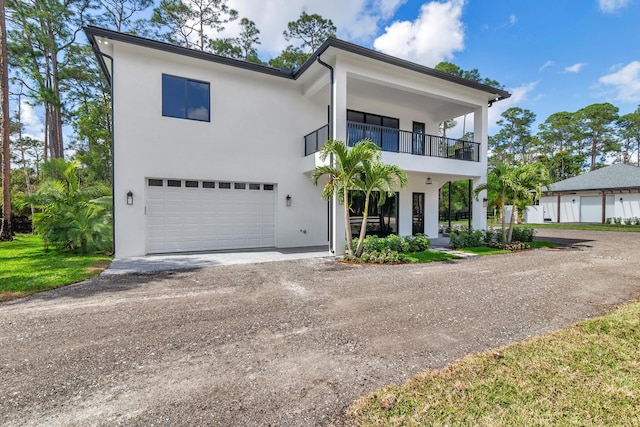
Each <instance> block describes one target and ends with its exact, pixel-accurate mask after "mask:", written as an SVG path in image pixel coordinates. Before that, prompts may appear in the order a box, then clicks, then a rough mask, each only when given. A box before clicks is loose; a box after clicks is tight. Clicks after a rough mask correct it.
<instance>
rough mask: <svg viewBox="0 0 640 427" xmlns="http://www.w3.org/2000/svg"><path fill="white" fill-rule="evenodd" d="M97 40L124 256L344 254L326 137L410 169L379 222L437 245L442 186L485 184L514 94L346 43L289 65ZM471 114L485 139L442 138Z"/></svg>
mask: <svg viewBox="0 0 640 427" xmlns="http://www.w3.org/2000/svg"><path fill="white" fill-rule="evenodd" d="M85 32H86V34H87V37H88V39H89V41H90V43H91V45H92V47H93V50H94V52H95V55H96V58H97V60H98V61H99V63H100V66H101V68H102V70H103V72H104V74H105V75H106V77H107V79H108V81H109V84H110V85H111V89H112V100H113V194H114V237H115V242H114V243H115V254H116V257H127V256H139V255H146V254H153V253H170V252H188V251H209V250H228V249H240V248H262V247H276V248H287V247H306V246H319V245H327V247H328V249H329V251H331V252H332V253H335V254H340V253H343V252H344V241H345V226H344V221H343V218H344V215H343V212H342V209H343V206H341V205H339V203H337V202H335V201H326V200H322V199H321V197H320V195H321V190H322V188H321V186H319V187H315V186H314V185H313V184H312V183H311V180H310V178H309V175H310V173H311V171H312V170H313V169H314V168H315V167H316V166H317V165H319V164H320V159H319V156H318V150H319V149H320V147H321V146H322V144H323V143H324V142H325V141H326V140H327V139H337V140H341V141H345V142H346V143H348V144H353V143H355V142H357V141H358V140H360V139H362V138H364V137H367V138H369V139H371V140H373V141H374V142H376V143H377V144H378V145H379V146H380V147H381V149H382V150H383V151H382V159H383V161H384V162H386V163H393V164H397V165H398V166H400V167H402V168H403V169H405V170H406V171H407V173H408V176H409V184H408V186H407V187H406V188H405V189H403V190H401V191H400V192H399V193H398V194H397V195H396V197H395V198H391V200H390V201H388V202H387V203H388V205H386V206H385V209H384V212H380V214H379V215H378V220H377V221H376V219H375V218H374V219H373V220H372V227H374V228H375V227H378V230H379V231H381V232H385V233H389V232H395V233H398V234H401V235H409V234H412V233H416V232H424V233H426V234H427V235H429V236H432V237H435V236H437V234H438V189H439V188H440V187H441V186H442V185H443V184H444V183H446V182H448V181H457V180H472V181H473V183H474V184H476V185H477V184H480V183H483V182H485V181H486V177H487V111H488V108H489V106H490V105H491V104H492V103H493V102H495V101H499V100H501V99H504V98H507V97H509V96H510V95H509V93H508V92H505V91H504V90H500V89H496V88H492V87H489V86H486V85H482V84H479V83H476V82H472V81H468V80H465V79H461V78H458V77H455V76H452V75H449V74H445V73H441V72H438V71H436V70H433V69H431V68H427V67H424V66H421V65H418V64H414V63H411V62H408V61H405V60H401V59H398V58H395V57H392V56H388V55H385V54H381V53H379V52H376V51H373V50H370V49H367V48H363V47H361V46H357V45H354V44H351V43H348V42H345V41H342V40H338V39H329V40H327V41H326V42H325V43H324V44H323V45H322V46H321V47H320V48H319V49H318V50H317V52H315V53H314V54H313V56H312V57H311V58H310V59H309V60H308V61H307V62H305V64H303V65H302V66H301V67H300V68H299V69H297V70H295V71H289V70H278V69H273V68H270V67H266V66H262V65H257V64H252V63H248V62H244V61H238V60H233V59H229V58H224V57H220V56H217V55H213V54H209V53H204V52H200V51H195V50H190V49H186V48H182V47H178V46H174V45H170V44H166V43H162V42H158V41H154V40H149V39H145V38H141V37H137V36H132V35H129V34H123V33H119V32H114V31H110V30H106V29H101V28H97V27H87V28H85ZM465 114H469V115H473V116H472V117H473V123H474V125H473V129H472V130H473V132H474V138H475V141H471V142H469V141H460V140H455V139H446V138H441V137H438V136H433V135H438V125H439V123H440V122H442V121H445V120H448V119H451V118H455V117H459V116H462V115H465ZM485 210H486V208H484V207H483V203H482V196H481V197H480V198H479V201H474V204H473V227H474V228H477V229H482V228H485V226H486V212H485ZM354 216H355V218H356V221H357V217H358V216H357V212H355V213H354ZM373 231H374V232H375V230H373Z"/></svg>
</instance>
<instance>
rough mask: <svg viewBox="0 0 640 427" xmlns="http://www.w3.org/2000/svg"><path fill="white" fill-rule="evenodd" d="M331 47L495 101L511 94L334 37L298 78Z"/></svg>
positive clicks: (307, 64) (303, 65)
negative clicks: (488, 95) (491, 97)
mask: <svg viewBox="0 0 640 427" xmlns="http://www.w3.org/2000/svg"><path fill="white" fill-rule="evenodd" d="M330 47H335V48H337V49H340V50H344V51H346V52H351V53H354V54H356V55H360V56H364V57H366V58H370V59H374V60H377V61H380V62H384V63H386V64H390V65H394V66H396V67H400V68H404V69H406V70H410V71H415V72H418V73H420V74H425V75H428V76H431V77H435V78H438V79H442V80H447V81H449V82H452V83H456V84H460V85H463V86H467V87H470V88H473V89H478V90H481V91H483V92H487V93H490V94H491V95H497V99H494V101H500V100H502V99H507V98H509V97H510V96H511V94H510V93H509V92H507V91H506V90H503V89H498V88H495V87H492V86H489V85H485V84H482V83H478V82H475V81H473V80H468V79H464V78H462V77H458V76H456V75H453V74H450V73H445V72H444V71H439V70H436V69H434V68H430V67H426V66H424V65H420V64H416V63H415V62H411V61H407V60H405V59H401V58H397V57H395V56H391V55H387V54H386V53H381V52H378V51H375V50H373V49H369V48H366V47H363V46H359V45H357V44H354V43H350V42H347V41H344V40H340V39H337V38H334V37H330V38H328V39H327V40H326V41H325V42H324V43H323V44H322V45H321V46H320V47H319V48H318V49H317V50H316V51H315V52H314V53H313V55H311V57H310V58H309V59H308V60H307V61H305V63H304V64H302V66H300V68H298V69H297V70H296V71H295V73H294V76H295V78H296V79H297V78H298V76H300V75H301V74H302V73H304V72H305V71H306V70H307V68H309V67H310V66H311V64H313V62H314V61H316V59H317V58H318V57H319V56H320V55H322V54H323V53H324V52H326V51H327V50H328V49H329V48H330Z"/></svg>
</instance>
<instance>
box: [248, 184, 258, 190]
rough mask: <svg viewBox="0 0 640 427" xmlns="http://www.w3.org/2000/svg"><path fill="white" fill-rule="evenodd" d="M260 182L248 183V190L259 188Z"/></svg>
mask: <svg viewBox="0 0 640 427" xmlns="http://www.w3.org/2000/svg"><path fill="white" fill-rule="evenodd" d="M259 189H260V184H249V190H259Z"/></svg>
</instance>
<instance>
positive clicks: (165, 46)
mask: <svg viewBox="0 0 640 427" xmlns="http://www.w3.org/2000/svg"><path fill="white" fill-rule="evenodd" d="M84 32H85V34H86V35H87V38H88V39H89V41H90V42H91V44H92V45H93V46H94V52H95V50H96V49H97V47H96V44H95V37H104V38H108V39H111V40H117V41H121V42H125V43H129V44H133V45H136V46H142V47H148V48H150V49H156V50H160V51H163V52H169V53H175V54H178V55H182V56H189V57H191V58H196V59H202V60H204V61H209V62H217V63H220V64H224V65H229V66H232V67H237V68H243V69H245V70H251V71H257V72H259V73H264V74H270V75H272V76H276V77H283V78H286V79H293V78H294V77H293V73H292V72H291V71H283V70H278V69H277V68H272V67H268V66H266V65H260V64H254V63H253V62H247V61H242V60H239V59H233V58H227V57H226V56H220V55H216V54H213V53H208V52H203V51H200V50H195V49H189V48H186V47H183V46H177V45H174V44H170V43H165V42H161V41H157V40H151V39H147V38H144V37H140V36H134V35H133V34H127V33H120V32H118V31H112V30H107V29H105V28H100V27H94V26H92V25H89V26H86V27H84ZM98 51H99V49H98ZM104 71H105V70H104V69H103V72H104Z"/></svg>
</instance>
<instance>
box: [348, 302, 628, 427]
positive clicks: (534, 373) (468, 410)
mask: <svg viewBox="0 0 640 427" xmlns="http://www.w3.org/2000/svg"><path fill="white" fill-rule="evenodd" d="M639 331H640V303H634V304H630V305H628V306H625V307H622V308H619V309H618V310H616V311H615V312H614V313H612V314H611V315H608V316H604V317H601V318H597V319H593V320H587V321H585V322H582V323H580V324H578V325H576V326H573V327H570V328H568V329H564V330H560V331H556V332H553V333H550V334H547V335H543V336H541V337H536V338H532V339H529V340H526V341H524V342H522V343H518V344H514V345H510V346H507V347H503V348H501V349H498V350H492V351H488V352H485V353H482V354H479V355H474V356H467V357H465V358H464V359H462V360H461V361H459V362H457V363H455V364H453V365H450V366H447V367H445V368H444V369H442V370H439V371H427V372H424V373H422V374H420V375H418V376H417V377H415V378H413V379H411V380H409V381H407V382H406V383H405V384H404V385H402V386H389V387H385V388H383V389H381V390H378V391H376V392H374V393H372V394H370V395H368V396H364V397H362V398H360V399H359V400H357V401H356V402H354V403H353V404H352V406H351V408H350V409H349V416H350V417H351V418H352V419H353V420H354V421H356V422H357V423H358V424H359V425H361V426H381V425H385V426H423V425H429V426H431V425H433V426H444V425H452V426H454V425H455V426H458V425H483V426H511V425H517V426H530V425H538V426H556V425H561V426H568V425H580V426H602V425H609V426H614V425H616V426H632V425H640V332H639Z"/></svg>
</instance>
